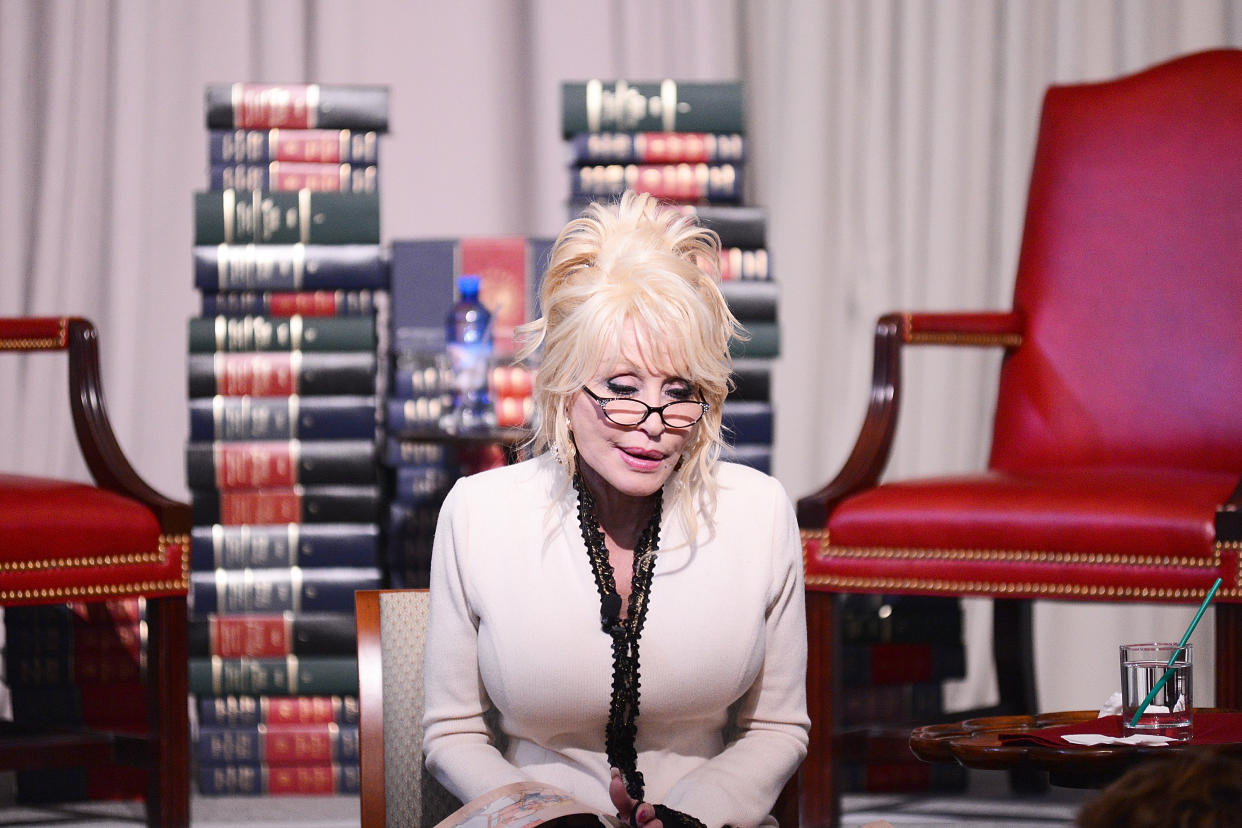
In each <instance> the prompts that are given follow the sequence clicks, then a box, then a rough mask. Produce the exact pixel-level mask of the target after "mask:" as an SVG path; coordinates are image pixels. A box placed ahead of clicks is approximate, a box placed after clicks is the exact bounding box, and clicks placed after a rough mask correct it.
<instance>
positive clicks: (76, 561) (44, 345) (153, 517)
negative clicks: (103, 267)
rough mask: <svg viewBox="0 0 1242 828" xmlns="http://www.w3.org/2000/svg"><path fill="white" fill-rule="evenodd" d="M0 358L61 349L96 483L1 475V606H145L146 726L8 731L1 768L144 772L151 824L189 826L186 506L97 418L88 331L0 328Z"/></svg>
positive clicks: (101, 415)
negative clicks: (143, 474) (138, 469)
mask: <svg viewBox="0 0 1242 828" xmlns="http://www.w3.org/2000/svg"><path fill="white" fill-rule="evenodd" d="M0 351H68V355H69V405H70V408H71V410H72V413H73V422H74V427H75V430H76V432H77V439H78V445H79V447H80V448H81V451H82V455H83V457H84V458H85V460H86V464H87V467H88V468H89V469H90V472H91V475H92V477H93V478H94V480H95V484H96V485H94V486H91V485H87V484H83V483H73V482H66V481H61V480H51V479H46V478H41V477H30V476H19V475H10V474H0V605H3V606H6V607H10V606H16V605H22V604H54V603H64V602H70V601H74V602H99V601H104V600H111V599H122V598H131V597H133V598H141V599H144V600H145V607H146V623H147V651H146V657H147V660H146V679H145V685H146V688H147V689H146V694H147V698H146V710H147V724H148V732H147V733H146V734H131V733H114V732H101V731H97V730H89V729H86V728H75V729H68V728H58V729H51V730H47V729H44V730H38V729H35V728H33V727H32V726H30V725H28V724H24V723H21V722H4V723H3V725H4V727H3V728H0V770H39V769H47V768H60V767H74V766H96V765H102V766H107V765H133V766H138V767H142V768H146V769H147V770H148V780H149V782H148V792H147V801H146V807H147V823H148V824H149V825H152V826H185V825H189V822H190V787H189V773H190V749H189V737H190V734H189V713H188V709H187V693H188V676H187V662H186V591H187V583H188V573H189V555H188V552H189V534H190V525H191V517H190V508H189V506H188V505H186V504H184V503H177V502H175V501H172V500H169V499H168V498H165V497H163V496H162V495H160V494H159V493H158V492H156V491H154V490H153V489H152V488H151V487H150V486H148V485H147V484H146V483H144V482H143V481H142V479H141V478H139V477H138V475H137V474H136V473H135V472H134V470H133V469H132V468H131V467H130V465H129V462H128V461H127V460H126V459H125V456H124V454H123V453H122V451H121V448H120V446H119V445H118V444H117V441H116V438H115V436H114V435H113V433H112V427H111V426H110V425H109V422H108V416H107V413H106V412H105V409H104V401H103V389H102V387H101V384H100V374H99V351H98V341H97V335H96V332H95V328H94V326H93V325H91V323H90V322H88V321H87V320H85V319H78V318H59V319H0ZM9 393H12V392H11V391H10V392H9ZM96 687H98V688H99V691H100V692H103V691H104V689H105V688H106V687H107V685H96Z"/></svg>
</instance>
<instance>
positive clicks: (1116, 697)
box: [1061, 691, 1181, 745]
mask: <svg viewBox="0 0 1242 828" xmlns="http://www.w3.org/2000/svg"><path fill="white" fill-rule="evenodd" d="M1180 705H1181V700H1180V699H1179V701H1178V706H1179V707H1180ZM1147 709H1148V710H1150V711H1151V712H1152V713H1167V712H1168V708H1165V707H1160V706H1159V705H1154V704H1153V705H1150V706H1149V707H1148V708H1147ZM1120 713H1121V693H1120V691H1119V692H1116V693H1113V694H1112V695H1111V696H1109V697H1108V701H1106V702H1104V704H1103V706H1101V707H1100V716H1101V717H1103V716H1117V715H1119V714H1120ZM1061 738H1062V739H1064V740H1065V741H1067V742H1069V743H1070V744H1074V745H1167V744H1168V743H1169V742H1172V741H1174V740H1173V739H1170V738H1169V737H1168V736H1156V735H1154V734H1146V733H1135V734H1133V735H1132V736H1125V737H1122V736H1101V735H1099V734H1097V733H1069V734H1064V735H1062V736H1061Z"/></svg>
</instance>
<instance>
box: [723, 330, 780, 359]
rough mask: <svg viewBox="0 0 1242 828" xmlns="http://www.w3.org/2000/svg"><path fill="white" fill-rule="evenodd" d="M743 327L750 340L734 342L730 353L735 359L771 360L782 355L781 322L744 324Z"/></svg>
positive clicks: (731, 344) (730, 347)
mask: <svg viewBox="0 0 1242 828" xmlns="http://www.w3.org/2000/svg"><path fill="white" fill-rule="evenodd" d="M742 327H744V328H745V329H746V333H748V334H750V339H748V340H746V341H745V342H742V341H740V340H736V339H735V340H733V341H732V342H731V343H730V344H729V353H730V354H732V355H733V358H734V359H748V358H754V357H763V358H766V359H771V358H773V357H778V356H780V355H781V326H780V323H779V322H743V323H742Z"/></svg>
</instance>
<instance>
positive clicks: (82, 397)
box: [0, 316, 192, 534]
mask: <svg viewBox="0 0 1242 828" xmlns="http://www.w3.org/2000/svg"><path fill="white" fill-rule="evenodd" d="M0 351H25V352H30V351H67V352H68V355H69V407H70V410H71V411H72V413H73V426H74V431H75V432H76V433H77V438H78V446H79V448H80V449H81V451H82V456H83V458H84V459H85V460H86V465H87V468H89V469H90V472H91V476H92V477H93V478H94V480H95V484H96V485H98V486H99V487H100V488H103V489H107V490H109V491H113V492H116V493H117V494H122V495H125V496H127V497H131V498H133V499H134V500H137V501H140V502H142V503H144V504H146V505H147V506H148V507H149V508H150V509H151V511H153V512H154V513H155V514H156V516H157V517H158V518H159V521H160V525H161V526H162V527H163V528H164V531H166V532H177V533H185V534H188V533H189V531H190V526H191V524H192V519H191V514H190V507H189V506H188V505H187V504H185V503H180V502H178V501H175V500H171V499H169V498H167V497H165V496H164V495H162V494H160V493H159V492H157V491H156V490H155V489H153V488H151V486H149V485H148V484H147V483H146V481H144V480H143V479H142V478H141V477H139V476H138V473H137V472H135V471H134V468H133V466H131V465H130V463H129V460H128V459H127V458H126V457H125V453H124V452H123V451H122V450H121V446H120V444H119V443H118V442H117V439H116V435H115V434H114V433H113V431H112V425H111V423H110V421H109V420H108V412H107V408H106V407H105V405H104V398H103V384H102V382H101V375H100V370H99V334H98V332H97V331H96V330H95V326H94V325H93V324H91V322H90V321H89V320H87V319H83V318H81V317H76V316H61V317H18V318H0Z"/></svg>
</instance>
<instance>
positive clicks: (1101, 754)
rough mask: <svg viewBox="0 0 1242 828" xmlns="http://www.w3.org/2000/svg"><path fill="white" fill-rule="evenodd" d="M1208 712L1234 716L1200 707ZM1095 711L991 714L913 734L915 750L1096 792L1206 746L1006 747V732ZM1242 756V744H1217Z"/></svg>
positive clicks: (932, 758) (931, 758) (930, 758)
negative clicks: (1039, 774)
mask: <svg viewBox="0 0 1242 828" xmlns="http://www.w3.org/2000/svg"><path fill="white" fill-rule="evenodd" d="M1197 710H1199V711H1202V712H1216V713H1224V712H1230V711H1225V710H1219V709H1215V708H1197ZM1097 715H1098V712H1097V711H1095V710H1069V711H1063V712H1059V713H1041V714H1038V715H1035V716H990V717H986V718H981V719H966V720H964V721H961V722H953V723H950V724H937V725H926V726H924V727H919V728H916V729H915V730H914V731H913V732H912V733H911V734H910V750H911V751H913V753H914V755H915V756H917V757H918V758H920V759H922V760H923V761H924V762H958V763H959V764H962V765H965V766H966V767H968V768H976V769H981V770H1037V771H1044V772H1047V774H1048V780H1049V782H1051V783H1052V784H1053V785H1058V786H1061V787H1068V788H1096V787H1103V786H1105V785H1107V784H1108V783H1110V782H1112V781H1113V780H1114V779H1116V778H1117V777H1118V776H1120V775H1121V774H1122V773H1124V772H1125V771H1126V770H1127V769H1129V768H1130V767H1132V766H1133V765H1135V764H1137V763H1139V762H1144V761H1150V760H1158V759H1169V758H1172V757H1174V756H1177V755H1179V754H1181V753H1183V752H1185V751H1188V750H1202V749H1204V748H1206V747H1207V746H1205V745H1194V744H1188V743H1187V744H1181V743H1171V744H1169V745H1165V746H1152V745H1118V744H1110V745H1095V746H1091V747H1085V746H1080V745H1072V744H1069V743H1068V742H1067V743H1066V744H1065V746H1064V747H1060V746H1056V747H1054V746H1052V745H1015V744H1002V742H1001V740H1000V734H1001V733H1016V732H1021V731H1026V730H1038V729H1041V728H1045V727H1055V726H1058V725H1067V724H1072V723H1075V722H1081V721H1086V720H1088V719H1094V718H1095V717H1096V716H1097ZM1211 748H1212V749H1216V750H1224V751H1226V752H1229V753H1233V754H1235V755H1239V756H1242V743H1239V744H1229V745H1212V746H1211Z"/></svg>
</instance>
